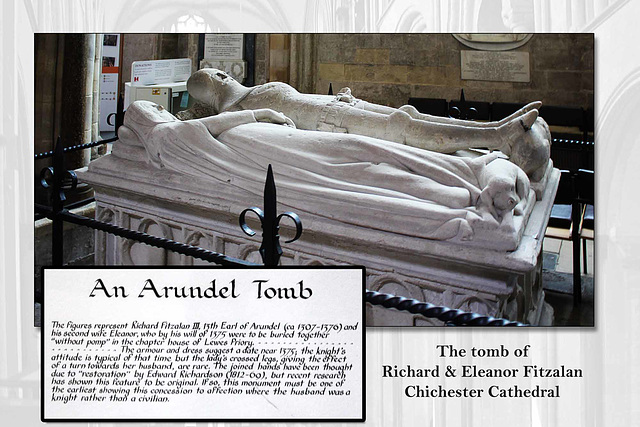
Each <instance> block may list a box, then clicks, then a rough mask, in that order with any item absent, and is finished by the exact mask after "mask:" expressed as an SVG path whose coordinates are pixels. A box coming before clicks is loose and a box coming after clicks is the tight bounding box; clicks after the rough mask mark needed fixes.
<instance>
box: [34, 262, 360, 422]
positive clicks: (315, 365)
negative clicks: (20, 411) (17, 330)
mask: <svg viewBox="0 0 640 427" xmlns="http://www.w3.org/2000/svg"><path fill="white" fill-rule="evenodd" d="M363 278H364V270H363V269H362V268H353V267H346V268H278V269H263V268H260V269H223V268H83V269H46V270H45V272H44V279H45V284H44V311H43V320H42V349H43V354H42V367H43V368H42V369H43V372H42V387H43V389H42V400H43V405H42V407H43V409H42V419H43V421H52V420H74V421H78V420H196V419H197V420H261V419H264V420H268V421H274V420H282V421H285V420H286V421H293V420H356V421H357V420H363V419H364V375H363V374H364V357H363V351H364V336H365V335H364V325H363V323H364V317H363V316H364V302H363V296H364V284H363V283H364V282H363Z"/></svg>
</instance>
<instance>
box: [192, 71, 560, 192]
mask: <svg viewBox="0 0 640 427" xmlns="http://www.w3.org/2000/svg"><path fill="white" fill-rule="evenodd" d="M187 88H188V90H189V94H190V95H191V96H192V97H194V98H195V99H196V100H198V101H199V104H200V105H198V106H196V107H195V108H194V111H192V112H191V114H190V113H186V114H185V115H183V116H182V117H184V118H199V117H202V116H203V114H204V115H210V114H215V113H221V112H228V111H241V110H256V109H262V108H270V109H273V110H276V111H279V112H282V113H284V114H285V115H286V116H287V117H290V118H291V119H292V120H293V122H294V123H295V125H296V126H297V127H298V128H299V129H305V130H321V131H328V132H341V133H351V134H358V135H364V136H370V137H374V138H379V139H384V140H387V141H392V142H397V143H401V144H406V145H410V146H414V147H418V148H423V149H427V150H430V151H437V152H440V153H453V152H455V151H458V150H462V149H467V148H489V149H492V150H501V151H502V152H503V153H505V154H506V155H508V156H510V160H511V161H512V162H513V163H515V164H516V165H518V166H520V167H521V168H522V169H523V170H524V172H526V173H527V175H529V177H530V178H531V179H532V180H533V181H539V180H540V179H541V178H542V177H543V175H544V173H545V171H546V170H547V163H548V161H549V155H550V140H551V137H550V133H549V129H548V126H547V125H546V123H545V122H544V121H543V120H542V119H541V118H538V110H537V108H538V107H539V106H540V103H531V104H529V105H527V106H526V107H525V108H523V109H522V110H520V111H518V112H516V113H514V114H513V115H511V116H509V117H507V118H505V119H503V120H501V121H499V122H489V123H475V122H470V121H465V120H456V119H451V118H444V117H435V116H430V115H427V114H421V113H419V112H418V111H417V110H416V109H415V108H413V107H411V106H408V105H407V106H404V107H401V108H400V109H396V108H390V107H386V106H383V105H377V104H372V103H369V102H366V101H363V100H361V99H358V98H355V97H354V96H353V95H352V94H351V91H350V90H349V88H343V89H341V90H340V91H339V93H338V94H337V95H336V96H330V95H316V94H303V93H300V92H298V91H297V90H295V89H294V88H293V87H291V86H289V85H288V84H286V83H281V82H270V83H266V84H263V85H258V86H255V87H245V86H242V85H241V84H240V83H238V82H237V81H236V80H234V79H233V78H232V77H231V76H229V74H227V73H225V72H224V71H221V70H217V69H213V68H211V69H208V68H205V69H201V70H199V71H197V72H195V73H194V74H193V75H192V76H191V77H190V78H189V81H188V82H187ZM202 105H205V106H208V107H209V108H210V109H211V111H207V110H206V108H203V107H202Z"/></svg>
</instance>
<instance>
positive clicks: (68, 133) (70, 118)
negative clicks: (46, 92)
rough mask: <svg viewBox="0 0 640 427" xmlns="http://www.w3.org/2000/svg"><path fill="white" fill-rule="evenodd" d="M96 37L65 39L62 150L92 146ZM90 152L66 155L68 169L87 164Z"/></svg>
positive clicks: (66, 36)
mask: <svg viewBox="0 0 640 427" xmlns="http://www.w3.org/2000/svg"><path fill="white" fill-rule="evenodd" d="M95 38H96V36H95V34H65V35H64V51H65V55H64V56H65V57H64V66H63V71H62V111H61V118H62V120H61V125H60V136H61V137H62V140H63V141H64V144H65V146H72V145H77V144H84V143H87V142H91V123H92V119H91V116H92V112H93V70H94V61H95V48H96V41H95ZM90 154H91V150H81V151H75V152H71V153H68V154H67V155H66V156H65V165H66V167H67V169H77V168H81V167H83V166H86V165H87V164H89V158H90Z"/></svg>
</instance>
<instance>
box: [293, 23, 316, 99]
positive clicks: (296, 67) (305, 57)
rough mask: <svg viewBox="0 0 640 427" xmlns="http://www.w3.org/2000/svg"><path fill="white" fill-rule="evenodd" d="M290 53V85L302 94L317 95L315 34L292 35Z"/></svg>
mask: <svg viewBox="0 0 640 427" xmlns="http://www.w3.org/2000/svg"><path fill="white" fill-rule="evenodd" d="M290 53H291V54H290V56H289V84H290V85H291V86H293V87H295V88H296V89H298V91H300V92H302V93H315V81H316V64H315V58H316V36H315V34H291V52H290Z"/></svg>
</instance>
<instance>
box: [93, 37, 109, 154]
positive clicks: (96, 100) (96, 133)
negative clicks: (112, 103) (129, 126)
mask: <svg viewBox="0 0 640 427" xmlns="http://www.w3.org/2000/svg"><path fill="white" fill-rule="evenodd" d="M102 38H103V37H102V34H98V35H97V36H96V38H95V39H96V47H95V54H94V56H93V93H92V101H91V141H97V140H99V139H100V74H101V72H100V71H101V70H102V63H101V61H102ZM91 150H92V151H91V158H92V159H93V158H96V157H98V156H100V155H103V154H106V152H107V150H106V146H104V145H100V146H98V147H94V148H92V149H91Z"/></svg>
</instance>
